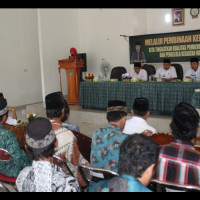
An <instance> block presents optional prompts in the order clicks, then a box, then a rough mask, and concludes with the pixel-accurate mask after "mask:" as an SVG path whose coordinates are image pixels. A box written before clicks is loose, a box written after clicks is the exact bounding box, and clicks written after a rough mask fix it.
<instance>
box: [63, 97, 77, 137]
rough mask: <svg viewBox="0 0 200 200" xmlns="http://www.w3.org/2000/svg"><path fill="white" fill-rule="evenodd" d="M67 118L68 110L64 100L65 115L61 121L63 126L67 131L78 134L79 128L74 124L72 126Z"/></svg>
mask: <svg viewBox="0 0 200 200" xmlns="http://www.w3.org/2000/svg"><path fill="white" fill-rule="evenodd" d="M69 116H70V108H69V105H68V103H67V101H66V100H65V114H64V118H63V119H62V122H63V126H65V127H67V128H68V129H69V130H72V131H76V132H79V133H80V129H79V127H78V126H77V125H76V124H73V123H71V122H69V121H68V119H69Z"/></svg>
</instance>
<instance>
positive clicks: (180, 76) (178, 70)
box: [171, 63, 184, 81]
mask: <svg viewBox="0 0 200 200" xmlns="http://www.w3.org/2000/svg"><path fill="white" fill-rule="evenodd" d="M171 66H172V67H174V68H175V69H176V73H177V79H180V80H181V81H182V80H183V73H184V72H183V67H182V65H180V64H176V63H174V64H171Z"/></svg>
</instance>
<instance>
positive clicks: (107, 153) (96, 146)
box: [90, 124, 127, 173]
mask: <svg viewBox="0 0 200 200" xmlns="http://www.w3.org/2000/svg"><path fill="white" fill-rule="evenodd" d="M126 137H127V135H125V134H123V133H122V131H121V129H120V128H119V127H118V126H116V125H114V124H108V126H107V128H103V129H99V130H97V131H96V133H95V134H94V135H93V138H92V151H91V159H90V160H91V165H92V166H93V167H97V168H102V169H107V170H111V171H114V172H116V173H118V161H119V150H120V146H121V144H122V142H123V141H124V140H125V138H126Z"/></svg>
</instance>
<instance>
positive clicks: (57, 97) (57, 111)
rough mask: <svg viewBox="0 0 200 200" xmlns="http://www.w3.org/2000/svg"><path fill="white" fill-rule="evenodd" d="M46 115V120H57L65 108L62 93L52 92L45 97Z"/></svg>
mask: <svg viewBox="0 0 200 200" xmlns="http://www.w3.org/2000/svg"><path fill="white" fill-rule="evenodd" d="M45 103H46V114H47V117H48V118H50V119H51V118H59V117H61V115H62V109H63V108H64V106H65V102H64V97H63V94H62V92H54V93H51V94H48V95H47V96H46V97H45Z"/></svg>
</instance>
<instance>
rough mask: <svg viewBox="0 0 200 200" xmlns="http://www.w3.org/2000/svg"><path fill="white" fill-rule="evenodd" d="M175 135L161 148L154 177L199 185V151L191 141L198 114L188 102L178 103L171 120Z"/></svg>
mask: <svg viewBox="0 0 200 200" xmlns="http://www.w3.org/2000/svg"><path fill="white" fill-rule="evenodd" d="M170 126H171V129H172V134H173V136H174V137H175V138H176V139H175V140H173V141H172V142H171V143H170V144H168V145H165V146H162V147H161V148H160V156H159V162H158V167H157V170H156V174H155V177H154V178H155V179H156V180H158V181H161V182H164V183H167V184H177V185H180V186H184V185H187V186H197V187H199V186H200V173H199V172H200V153H199V152H198V151H196V150H195V148H194V145H193V143H192V142H191V141H192V140H193V139H194V138H195V137H196V135H197V132H198V127H199V114H198V112H197V111H196V109H195V108H194V107H193V106H191V105H190V104H187V103H184V102H182V103H180V104H178V105H177V106H176V107H175V110H174V115H173V119H172V122H171V125H170Z"/></svg>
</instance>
